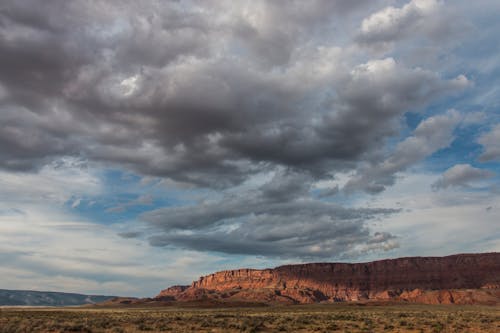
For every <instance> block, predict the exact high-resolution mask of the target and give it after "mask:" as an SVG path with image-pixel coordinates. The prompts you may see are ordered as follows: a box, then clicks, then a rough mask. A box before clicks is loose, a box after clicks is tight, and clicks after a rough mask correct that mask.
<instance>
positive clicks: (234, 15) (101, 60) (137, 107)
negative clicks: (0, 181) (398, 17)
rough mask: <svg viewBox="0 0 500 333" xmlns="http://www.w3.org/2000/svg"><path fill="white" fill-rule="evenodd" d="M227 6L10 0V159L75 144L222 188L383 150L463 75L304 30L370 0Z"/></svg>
mask: <svg viewBox="0 0 500 333" xmlns="http://www.w3.org/2000/svg"><path fill="white" fill-rule="evenodd" d="M224 6H225V4H224V3H218V4H217V5H216V6H215V7H210V6H208V5H205V3H194V4H193V5H188V4H186V3H184V2H158V3H156V2H155V3H152V4H151V6H146V7H145V8H141V7H139V6H137V5H135V4H134V3H133V2H123V3H121V5H120V6H117V5H113V4H111V3H107V2H100V1H96V2H93V3H64V2H63V3H60V2H57V1H54V2H48V3H47V5H46V6H44V9H43V10H37V9H36V7H37V6H36V5H30V3H29V2H23V3H19V2H9V3H7V4H6V5H5V6H4V7H3V8H4V9H3V10H2V11H1V12H0V20H1V22H2V24H1V34H0V36H1V39H0V51H1V52H0V53H1V57H2V58H1V59H0V60H2V63H3V64H5V66H3V67H2V70H1V71H0V81H1V84H2V87H3V88H2V91H3V93H2V94H1V95H3V97H2V100H1V101H0V103H1V105H2V109H3V110H4V111H3V112H2V113H1V115H0V121H2V124H3V126H2V128H1V129H0V144H1V145H0V147H1V148H0V157H1V159H0V166H1V167H3V168H9V169H14V170H20V169H24V170H28V169H32V168H36V167H39V166H40V165H43V164H45V163H47V162H48V161H50V160H51V159H54V158H55V157H57V156H64V155H73V156H80V157H82V158H88V159H91V160H94V161H99V162H104V163H110V164H114V165H119V166H125V167H128V168H130V169H133V170H135V171H138V172H140V173H143V174H147V175H154V176H162V177H169V178H172V179H174V180H177V181H181V182H187V183H193V184H197V185H200V186H210V187H218V188H221V187H228V186H231V185H234V184H238V183H241V182H243V181H244V180H245V179H247V177H248V176H249V175H252V174H254V173H257V172H261V171H263V170H266V169H274V168H275V167H276V166H285V167H292V168H296V169H297V170H305V171H307V172H310V173H311V174H313V175H314V176H315V177H325V176H327V174H328V173H330V172H333V171H335V170H343V169H346V168H351V167H353V165H355V164H356V163H357V162H358V161H359V160H360V159H361V158H362V156H363V155H364V154H367V153H369V152H370V151H372V150H373V149H377V146H378V145H380V144H381V143H382V142H383V140H384V139H385V138H387V137H388V136H390V135H392V134H394V133H395V124H396V123H397V120H398V117H400V116H401V115H402V114H403V113H404V112H405V111H406V110H407V109H409V108H415V107H420V106H423V105H425V104H426V103H429V102H430V101H431V100H432V99H434V98H435V97H437V96H439V95H442V94H446V93H448V92H451V91H454V90H457V89H460V88H461V87H459V85H457V82H456V80H451V81H446V80H442V79H441V78H440V77H439V76H437V75H436V74H434V73H432V72H428V71H425V70H421V69H410V68H405V67H404V66H402V65H399V64H397V63H396V62H395V61H394V60H392V59H391V58H388V59H385V60H376V61H368V62H364V63H363V64H361V65H357V66H356V65H355V64H354V67H353V64H352V63H349V62H350V60H348V59H349V58H350V57H351V54H345V55H343V54H342V52H343V51H340V49H338V50H336V49H335V48H334V47H331V48H330V47H319V48H318V47H317V43H319V41H316V40H314V39H313V40H310V41H309V44H310V45H309V44H308V43H305V40H304V39H305V38H310V35H311V34H313V35H314V32H318V31H322V29H331V28H332V24H333V25H334V24H335V22H334V21H335V20H333V18H338V19H339V20H342V17H343V16H349V15H350V13H354V12H356V11H360V10H365V9H366V8H364V7H367V6H368V5H364V4H363V3H362V2H344V1H316V2H314V3H313V4H311V6H309V5H308V6H306V7H307V8H306V7H304V6H303V4H302V3H301V2H294V3H291V4H287V6H285V7H283V6H281V5H279V4H278V3H275V2H259V3H258V5H257V6H256V7H255V8H256V9H255V11H256V12H259V13H263V14H262V15H258V16H256V15H253V14H252V13H249V12H246V11H244V10H243V8H240V6H234V7H231V11H232V12H231V15H229V16H224V15H220V12H223V9H226V10H227V8H226V7H224ZM370 6H373V4H370V5H369V7H367V8H370ZM132 13H133V15H132ZM209 14H210V15H212V14H213V16H210V15H209ZM209 17H211V19H209ZM228 17H229V18H228ZM280 20H281V21H280ZM278 21H279V22H280V23H282V24H278ZM67 26H71V27H72V28H71V29H68V28H67ZM242 26H244V27H242ZM247 30H249V31H251V32H248V31H247ZM245 31H247V32H245ZM332 43H334V41H332ZM333 45H334V44H333ZM269 52H270V53H269ZM267 53H269V54H267ZM34 55H36V59H35V58H33V57H34ZM329 58H331V60H329ZM262 62H265V64H263V63H262ZM336 64H342V66H336ZM270 66H271V67H270ZM273 66H274V67H275V68H279V70H276V71H272V70H270V68H272V67H273ZM305 78H308V82H306V83H305V82H304V79H305Z"/></svg>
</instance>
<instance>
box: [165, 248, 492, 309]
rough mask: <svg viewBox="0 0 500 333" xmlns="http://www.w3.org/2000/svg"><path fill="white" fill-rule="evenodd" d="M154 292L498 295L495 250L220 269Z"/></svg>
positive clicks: (205, 295)
mask: <svg viewBox="0 0 500 333" xmlns="http://www.w3.org/2000/svg"><path fill="white" fill-rule="evenodd" d="M157 297H158V298H165V297H169V298H172V299H175V300H177V301H191V300H200V299H216V300H222V301H231V300H239V301H240V300H246V301H252V302H256V301H257V302H264V303H318V302H341V301H367V300H380V301H384V300H402V301H408V302H419V303H430V304H454V303H456V304H476V303H481V304H496V303H498V302H499V300H500V253H484V254H458V255H452V256H447V257H409V258H399V259H387V260H380V261H374V262H369V263H357V264H348V263H313V264H301V265H286V266H280V267H277V268H274V269H263V270H256V269H238V270H230V271H222V272H217V273H214V274H210V275H207V276H203V277H200V278H199V279H198V280H197V281H194V282H193V283H192V284H191V285H190V286H174V287H171V288H168V289H166V290H163V291H162V292H161V293H160V294H159V295H158V296H157Z"/></svg>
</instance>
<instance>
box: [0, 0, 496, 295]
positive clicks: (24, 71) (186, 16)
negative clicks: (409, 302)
mask: <svg viewBox="0 0 500 333" xmlns="http://www.w3.org/2000/svg"><path fill="white" fill-rule="evenodd" d="M499 15H500V2H498V1H495V0H477V1H467V0H453V1H452V0H449V1H440V0H411V1H408V0H406V1H392V0H373V1H372V0H369V1H368V0H366V1H361V0H359V1H358V0H356V1H348V0H311V1H307V2H306V1H300V0H295V1H294V0H290V1H281V0H278V1H262V0H252V1H244V0H239V1H229V0H227V1H225V0H218V1H215V0H203V1H201V0H200V1H197V0H190V1H182V0H180V1H141V2H137V1H126V0H123V1H122V0H118V1H100V0H89V1H65V0H64V1H63V0H48V1H44V2H43V5H41V4H40V2H39V1H35V0H24V1H18V0H4V1H2V3H1V4H0V277H1V278H0V288H3V289H34V290H54V291H67V292H80V293H91V294H106V295H121V296H154V295H156V294H157V293H158V292H159V291H160V290H161V289H164V288H166V287H168V286H170V285H173V284H189V283H191V281H192V280H195V279H197V278H198V277H199V276H201V275H205V274H209V273H212V272H215V271H220V270H226V269H237V268H243V267H250V268H267V267H275V266H279V265H283V264H290V263H303V262H326V261H328V262H364V261H370V260H377V259H383V258H396V257H404V256H442V255H449V254H455V253H469V252H495V251H500V183H499V180H500V104H499V101H500V85H499V84H498V82H497V80H498V77H499V76H500V57H498V54H500V40H499V37H498V31H500V21H499V20H498V16H499Z"/></svg>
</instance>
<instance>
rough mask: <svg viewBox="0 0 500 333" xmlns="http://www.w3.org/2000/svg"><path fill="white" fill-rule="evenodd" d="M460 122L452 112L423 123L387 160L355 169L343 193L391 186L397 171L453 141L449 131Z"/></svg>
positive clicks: (375, 190)
mask: <svg viewBox="0 0 500 333" xmlns="http://www.w3.org/2000/svg"><path fill="white" fill-rule="evenodd" d="M461 120H462V115H461V114H460V113H458V112H457V111H455V110H449V111H448V112H447V113H446V114H443V115H437V116H432V117H429V118H427V119H425V120H423V121H422V122H421V123H420V124H419V125H418V126H417V128H416V129H415V130H414V131H413V133H412V135H411V136H409V137H407V138H406V139H405V140H404V141H401V142H399V143H398V144H397V145H396V147H395V149H394V151H393V152H392V153H391V155H390V156H389V157H388V158H387V159H385V160H384V161H382V162H379V163H376V164H370V165H367V166H366V167H363V168H361V169H359V170H358V171H357V173H356V174H355V175H354V176H353V177H352V178H351V179H350V180H349V181H348V182H347V183H346V185H345V186H344V188H343V189H344V190H345V191H347V192H352V191H355V190H364V191H366V192H368V193H379V192H381V191H383V190H385V188H386V187H387V186H390V185H393V184H394V182H395V175H396V174H397V173H398V172H401V171H405V170H406V169H407V168H408V167H410V166H412V165H414V164H415V163H417V162H419V161H421V160H423V159H424V158H426V157H427V156H429V155H431V154H433V153H434V152H436V151H438V150H439V149H442V148H445V147H447V146H449V145H450V144H451V142H452V141H453V139H454V136H453V131H454V130H455V128H456V127H457V125H458V124H459V123H460V121H461Z"/></svg>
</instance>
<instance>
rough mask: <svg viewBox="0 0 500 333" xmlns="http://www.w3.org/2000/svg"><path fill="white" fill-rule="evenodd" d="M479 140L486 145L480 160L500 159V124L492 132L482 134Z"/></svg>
mask: <svg viewBox="0 0 500 333" xmlns="http://www.w3.org/2000/svg"><path fill="white" fill-rule="evenodd" d="M477 142H478V143H480V144H481V145H483V147H484V151H483V153H482V154H481V156H479V160H480V161H482V162H486V161H495V160H499V159H500V125H495V126H494V127H493V128H492V129H491V131H490V132H488V133H484V134H483V135H481V136H480V137H479V139H478V140H477Z"/></svg>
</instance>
